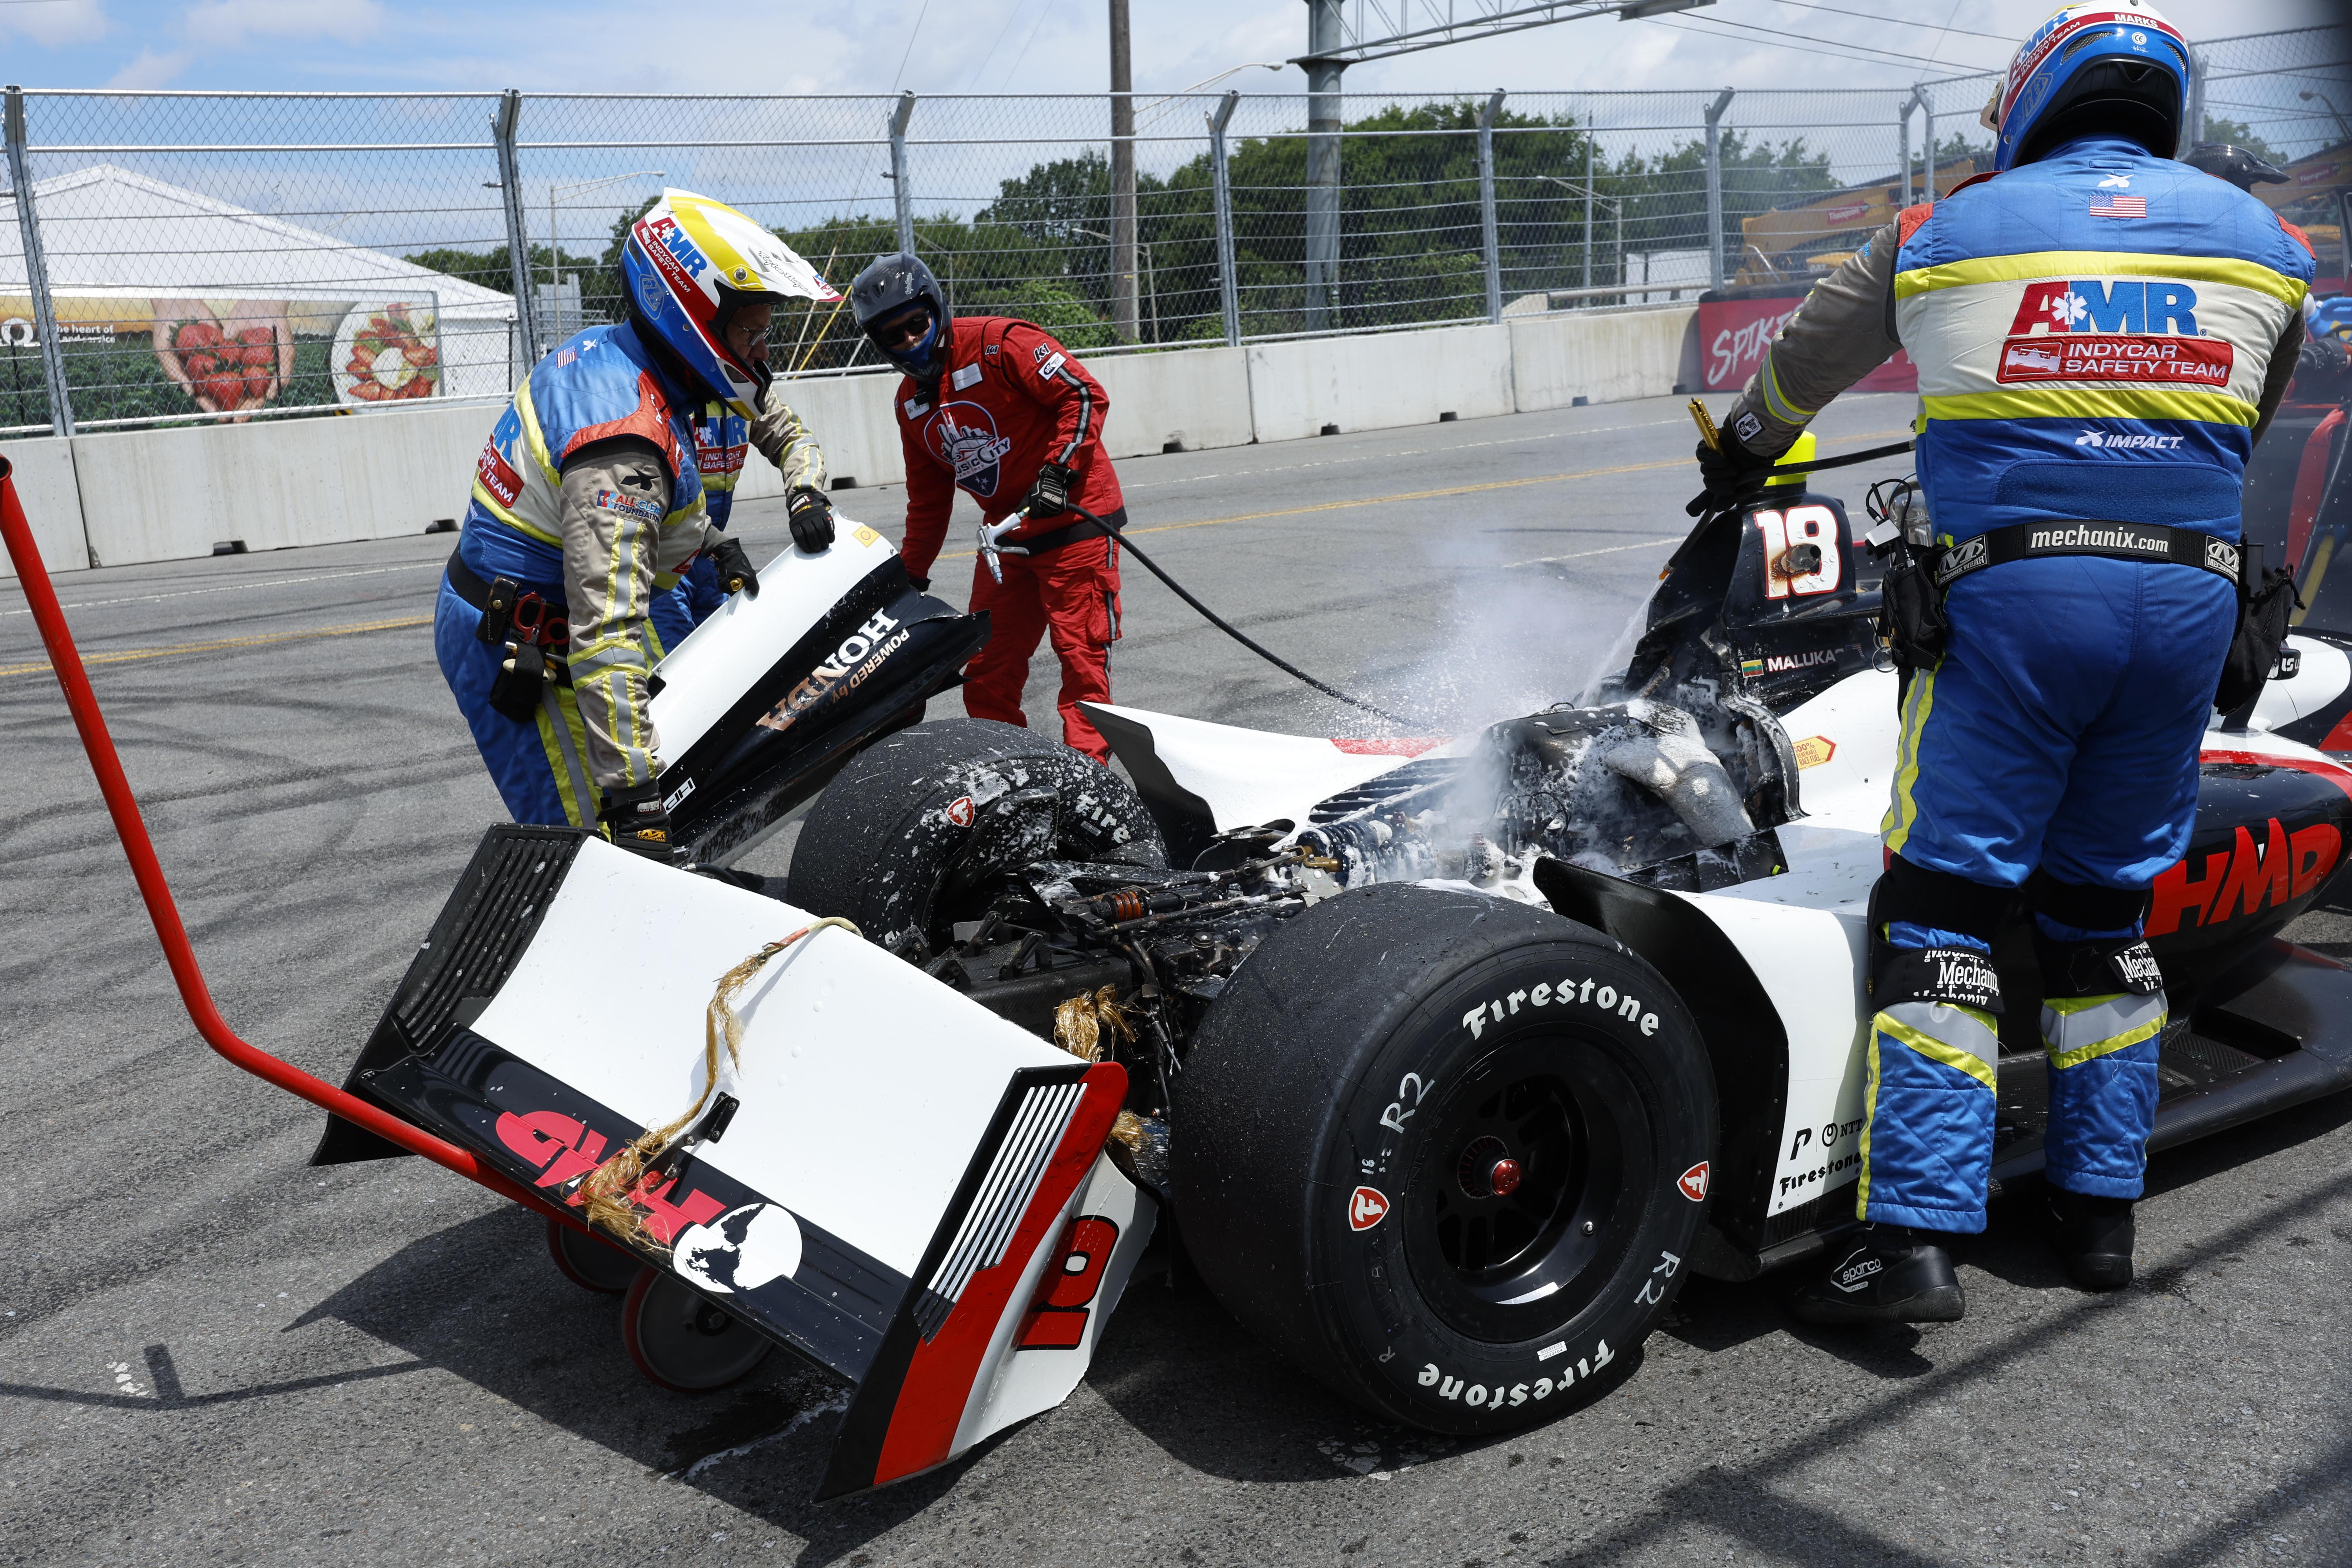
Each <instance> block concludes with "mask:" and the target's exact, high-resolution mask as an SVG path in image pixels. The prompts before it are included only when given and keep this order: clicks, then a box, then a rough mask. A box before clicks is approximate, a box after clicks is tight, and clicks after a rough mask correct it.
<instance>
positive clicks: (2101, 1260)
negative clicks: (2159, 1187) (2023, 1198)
mask: <svg viewBox="0 0 2352 1568" xmlns="http://www.w3.org/2000/svg"><path fill="white" fill-rule="evenodd" d="M2050 1217H2051V1218H2052V1219H2053V1220H2054V1221H2056V1222H2057V1226H2058V1256H2059V1257H2061V1258H2064V1259H2065V1260H2066V1277H2067V1278H2068V1279H2072V1280H2074V1283H2075V1284H2076V1285H2079V1286H2081V1287H2082V1288H2083V1289H2085V1290H2120V1289H2123V1288H2124V1287H2125V1286H2126V1285H2128V1284H2130V1283H2131V1280H2132V1201H2131V1199H2129V1198H2098V1197H2093V1196H2091V1195H2090V1194H2087V1193H2070V1192H2068V1191H2067V1190H2066V1189H2065V1188H2063V1187H2053V1188H2052V1189H2050Z"/></svg>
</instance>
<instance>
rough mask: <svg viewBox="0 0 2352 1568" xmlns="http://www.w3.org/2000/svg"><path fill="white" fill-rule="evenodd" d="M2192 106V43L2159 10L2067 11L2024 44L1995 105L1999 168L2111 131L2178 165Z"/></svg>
mask: <svg viewBox="0 0 2352 1568" xmlns="http://www.w3.org/2000/svg"><path fill="white" fill-rule="evenodd" d="M2188 101H2189V44H2188V40H2186V39H2184V38H2183V37H2181V36H2180V34H2179V30H2178V29H2176V28H2175V27H2174V26H2172V24H2171V23H2169V22H2168V21H2166V20H2165V19H2164V18H2163V16H2160V15H2158V12H2157V9H2156V7H2155V6H2153V5H2144V4H2141V3H2139V0H2114V3H2113V4H2110V5H2068V6H2064V7H2063V8H2062V9H2060V10H2059V11H2058V12H2057V13H2056V14H2055V15H2053V16H2051V18H2050V19H2049V20H2048V21H2046V22H2044V23H2042V26H2039V27H2036V28H2035V29H2034V30H2033V32H2032V34H2031V35H2029V36H2028V37H2027V38H2026V40H2025V42H2023V43H2022V44H2020V45H2019V46H2018V48H2017V54H2016V56H2015V58H2012V59H2011V61H2010V62H2009V71H2008V74H2007V75H2006V76H2004V77H2003V78H2002V79H2001V82H2000V87H1999V89H1997V90H1996V91H1995V92H1994V94H1993V98H1992V101H1991V102H1990V103H1988V104H1986V105H1985V112H1984V123H1985V126H1986V128H1987V129H1988V130H1990V131H1991V132H1994V133H1995V135H1996V136H1997V137H1998V138H1999V140H1998V141H1997V142H1995V144H1994V148H1993V166H1994V167H1995V168H1997V169H2010V168H2014V167H2015V166H2016V165H2018V164H2020V163H2032V162H2033V161H2034V160H2035V159H2037V158H2040V157H2042V155H2043V154H2045V153H2048V152H2049V151H2050V150H2051V149H2052V148H2053V147H2054V146H2056V145H2057V144H2058V143H2059V142H2063V141H2066V140H2068V139H2069V138H2071V137H2074V136H2086V135H2093V134H2097V133H2101V132H2105V133H2107V134H2112V135H2119V136H2128V137H2130V138H2131V139H2132V140H2134V141H2136V142H2140V143H2141V144H2142V145H2144V146H2146V147H2147V150H2148V151H2149V152H2151V153H2155V154H2156V155H2157V156H2158V157H2159V158H2169V157H2171V156H2172V155H2173V153H2175V152H2177V151H2178V150H2179V146H2180V143H2181V133H2182V131H2183V125H2182V121H2184V120H2185V119H2186V118H2187V114H2188Z"/></svg>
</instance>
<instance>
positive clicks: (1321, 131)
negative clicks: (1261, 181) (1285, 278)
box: [1298, 0, 1347, 332]
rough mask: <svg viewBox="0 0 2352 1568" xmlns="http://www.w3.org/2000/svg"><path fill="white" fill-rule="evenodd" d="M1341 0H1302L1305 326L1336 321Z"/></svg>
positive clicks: (1343, 22)
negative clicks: (1304, 49) (1304, 30)
mask: <svg viewBox="0 0 2352 1568" xmlns="http://www.w3.org/2000/svg"><path fill="white" fill-rule="evenodd" d="M1343 3H1344V0H1307V57H1306V58H1304V59H1302V60H1300V61H1299V62H1298V63H1299V64H1301V65H1303V66H1305V67H1306V68H1307V331H1310V332H1315V331H1322V330H1323V329H1324V328H1326V327H1335V326H1337V325H1339V322H1338V321H1337V320H1335V319H1334V318H1335V317H1336V315H1337V312H1338V309H1339V141H1340V130H1341V119H1342V115H1341V107H1342V105H1341V100H1340V97H1339V78H1340V75H1341V73H1343V72H1344V71H1346V69H1347V63H1346V62H1345V61H1343V60H1335V59H1327V58H1323V56H1324V55H1325V53H1326V51H1336V50H1338V49H1339V48H1340V47H1342V46H1343V45H1344V44H1345V42H1346V31H1345V27H1346V17H1345V15H1344V11H1343Z"/></svg>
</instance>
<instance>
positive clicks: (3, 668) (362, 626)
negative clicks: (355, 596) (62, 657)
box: [0, 616, 433, 676]
mask: <svg viewBox="0 0 2352 1568" xmlns="http://www.w3.org/2000/svg"><path fill="white" fill-rule="evenodd" d="M432 624H433V617H432V616H402V617H401V618H400V619H398V620H394V621H361V622H359V623H357V624H356V625H353V626H318V627H315V628H313V629H311V630H310V631H304V632H271V633H269V634H268V636H266V637H221V638H219V639H217V640H215V641H213V642H192V643H182V644H180V645H179V646H177V647H134V648H125V649H123V650H122V651H121V653H89V654H84V655H83V656H82V660H81V661H82V663H83V664H85V665H95V664H131V663H133V662H135V661H137V660H140V659H145V658H172V657H173V655H175V654H183V653H220V652H223V651H225V650H226V649H229V648H237V647H267V646H268V644H271V643H281V642H299V641H301V640H302V639H303V638H305V637H352V636H356V635H357V634H359V633H361V632H389V631H400V630H404V629H405V628H407V627H410V626H431V625H432ZM53 668H55V667H54V666H52V665H50V664H49V663H48V662H47V660H43V661H42V662H41V663H39V664H0V676H10V675H47V674H48V673H50V671H51V670H52V669H53Z"/></svg>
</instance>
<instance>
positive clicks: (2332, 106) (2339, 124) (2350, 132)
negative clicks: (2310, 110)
mask: <svg viewBox="0 0 2352 1568" xmlns="http://www.w3.org/2000/svg"><path fill="white" fill-rule="evenodd" d="M2295 97H2297V98H2299V99H2301V100H2303V101H2304V102H2305V103H2309V102H2310V101H2311V100H2313V99H2317V100H2319V101H2320V102H2322V103H2324V104H2326V105H2327V112H2328V113H2330V114H2332V115H2334V116H2336V129H2337V130H2338V131H2341V132H2343V133H2344V140H2346V141H2347V142H2352V125H2347V124H2346V123H2345V122H2344V111H2343V110H2340V109H2338V108H2336V100H2333V99H2331V98H2329V97H2328V96H2327V95H2326V93H2324V92H2314V91H2312V90H2311V89H2309V88H2305V89H2304V90H2303V91H2301V92H2298V93H2296V94H2295Z"/></svg>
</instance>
